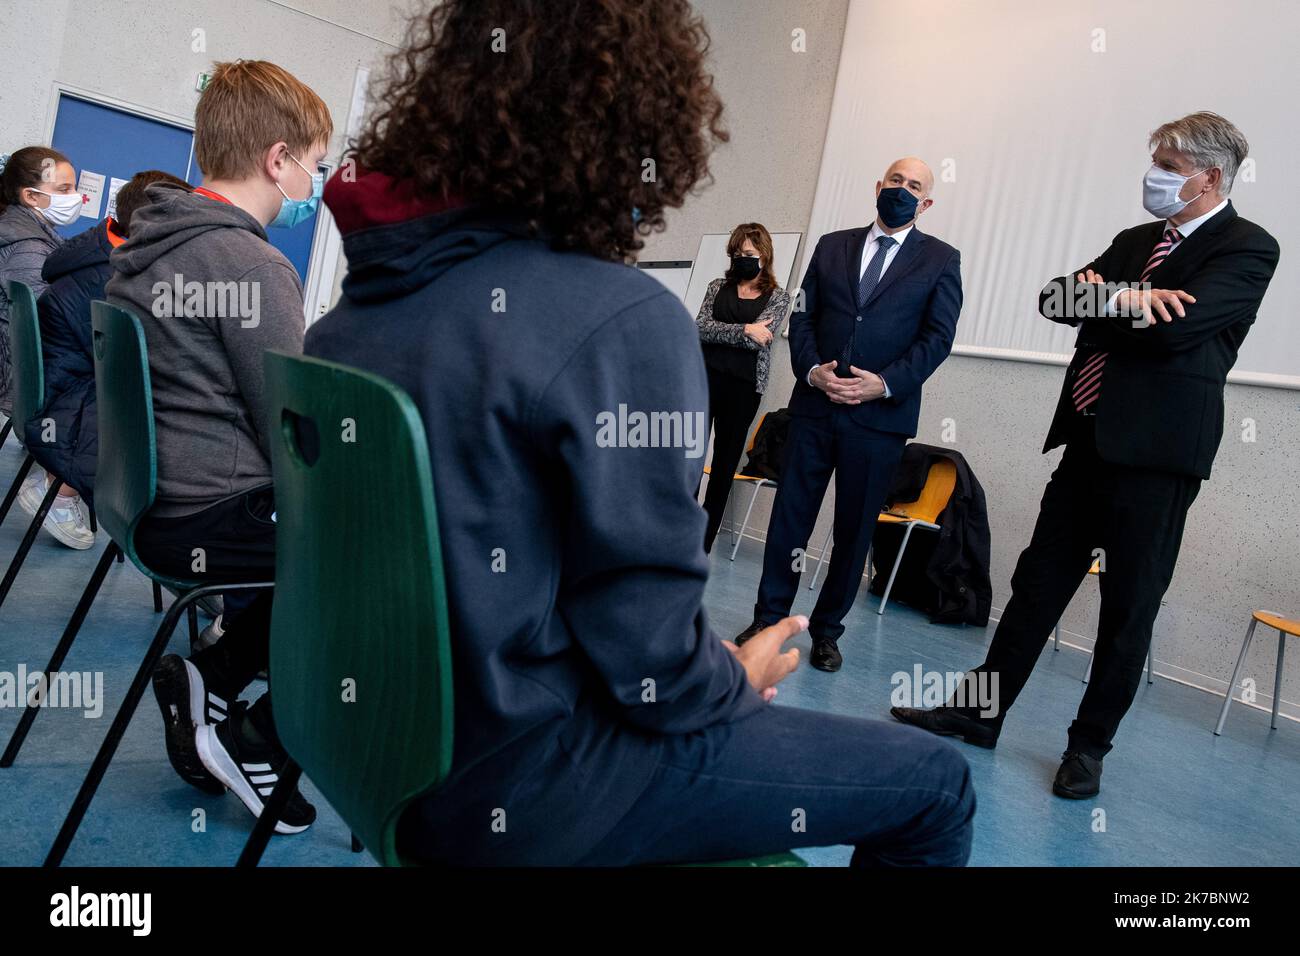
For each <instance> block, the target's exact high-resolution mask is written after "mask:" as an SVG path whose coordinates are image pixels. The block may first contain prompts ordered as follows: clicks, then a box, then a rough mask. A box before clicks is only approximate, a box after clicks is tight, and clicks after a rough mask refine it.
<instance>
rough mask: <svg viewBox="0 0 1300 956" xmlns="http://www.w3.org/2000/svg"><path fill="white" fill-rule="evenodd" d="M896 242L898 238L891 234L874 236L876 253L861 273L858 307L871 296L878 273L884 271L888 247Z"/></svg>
mask: <svg viewBox="0 0 1300 956" xmlns="http://www.w3.org/2000/svg"><path fill="white" fill-rule="evenodd" d="M897 244H898V240H897V239H895V238H894V237H893V236H877V237H876V254H875V255H874V256H872V257H871V261H870V262H868V263H867V268H866V271H864V272H863V273H862V281H861V282H859V283H858V308H859V309H861V308H862V307H863V306H864V305H866V304H867V299H869V298H871V293H872V292H874V291H875V290H876V285H877V283H879V282H880V273H882V272H884V271H885V260H886V259H887V258H889V249H890V247H891V246H895V245H897Z"/></svg>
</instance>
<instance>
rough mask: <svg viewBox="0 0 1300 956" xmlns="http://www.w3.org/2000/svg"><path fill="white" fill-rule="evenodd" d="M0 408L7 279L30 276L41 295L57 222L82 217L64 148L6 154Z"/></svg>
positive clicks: (0, 211) (2, 404)
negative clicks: (42, 276)
mask: <svg viewBox="0 0 1300 956" xmlns="http://www.w3.org/2000/svg"><path fill="white" fill-rule="evenodd" d="M0 166H3V171H0V412H2V413H3V414H4V415H5V417H6V418H7V417H8V416H9V412H10V410H11V408H12V398H11V397H10V377H11V372H10V361H9V294H8V291H7V290H6V287H5V283H6V282H8V281H10V280H17V281H19V282H25V283H26V284H27V285H29V286H31V289H32V294H33V295H34V296H36V297H37V298H40V296H41V293H42V292H44V291H45V285H46V284H45V280H44V279H42V278H41V267H42V266H43V265H44V264H45V260H46V258H47V257H48V256H49V254H50V253H51V252H53V251H54V250H55V249H57V248H58V247H59V244H60V243H61V242H62V241H63V240H62V239H61V238H60V237H59V235H58V233H56V232H55V231H54V228H55V226H66V225H70V224H71V223H74V222H76V221H77V218H78V217H79V216H80V215H81V206H82V203H83V202H84V199H83V198H82V196H81V194H80V193H78V192H77V173H76V170H74V169H73V168H72V164H71V163H70V162H68V160H67V158H66V157H65V156H64V155H63V154H62V153H60V152H58V150H54V149H49V148H47V147H45V146H26V147H24V148H22V149H20V150H18V151H17V152H15V153H14V154H13V155H12V156H9V157H8V158H0Z"/></svg>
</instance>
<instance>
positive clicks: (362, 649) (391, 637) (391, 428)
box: [239, 352, 805, 866]
mask: <svg viewBox="0 0 1300 956" xmlns="http://www.w3.org/2000/svg"><path fill="white" fill-rule="evenodd" d="M264 361H265V369H266V376H265V379H266V397H267V409H268V412H269V417H268V421H269V422H270V423H271V424H270V426H269V427H270V428H271V429H272V430H273V431H276V433H277V435H278V440H276V441H274V442H273V444H272V449H271V462H272V469H273V471H274V474H275V499H276V509H277V516H276V520H277V527H276V580H277V582H278V584H277V588H276V595H275V606H274V609H273V611H272V622H271V671H270V672H271V674H272V675H273V680H274V687H275V693H274V695H273V697H272V707H273V709H274V713H275V726H276V731H277V733H278V734H279V736H280V740H281V742H282V743H283V744H284V746H285V749H286V750H287V751H288V752H289V753H290V754H291V755H292V757H293V761H291V763H295V762H296V764H297V766H294V767H288V766H286V767H285V768H284V770H283V771H282V773H281V775H280V780H279V782H278V784H277V789H276V791H275V792H274V793H273V794H272V795H271V797H270V799H269V800H268V802H267V806H266V809H265V810H264V811H263V813H262V815H261V817H260V818H259V819H258V822H257V826H256V827H255V829H254V832H253V835H252V836H251V837H250V839H249V841H248V844H247V845H246V846H245V848H244V852H243V854H242V855H241V856H240V859H239V865H242V866H248V865H256V864H257V861H258V860H259V859H260V857H261V854H262V851H263V849H264V848H265V846H266V843H267V841H268V840H269V838H270V835H271V831H272V828H273V827H274V826H275V821H276V819H277V817H278V815H279V812H280V810H281V809H282V808H283V805H284V802H285V801H286V800H287V799H288V796H289V795H290V794H291V793H292V792H293V790H294V788H295V786H296V785H297V781H298V777H299V773H300V771H305V772H306V773H307V775H308V776H309V777H311V779H312V782H313V783H314V784H315V785H316V786H317V787H318V788H319V789H320V791H321V793H322V794H323V795H324V797H325V799H326V800H327V801H328V802H329V804H330V805H331V806H332V807H334V809H335V810H336V811H337V812H338V814H339V816H341V817H342V818H343V820H344V822H346V823H347V824H348V826H349V827H351V828H352V832H353V834H354V835H355V836H356V837H358V838H360V840H361V841H362V843H363V844H364V845H365V846H366V847H367V848H368V849H369V851H370V853H371V854H372V855H373V856H374V857H375V859H377V860H378V861H379V862H380V863H382V864H384V865H390V866H391V865H402V864H404V863H405V862H407V861H404V860H403V859H402V858H401V856H400V854H399V853H398V851H397V847H396V839H395V837H396V829H397V822H398V819H399V818H400V817H401V814H402V811H403V810H404V809H405V808H406V807H407V806H408V805H409V804H410V803H411V801H413V800H414V799H415V798H416V797H418V796H420V795H421V794H422V793H425V792H427V791H429V790H431V789H432V788H434V787H436V786H438V784H440V783H441V782H442V781H443V780H444V779H445V778H446V776H447V773H448V772H449V770H450V768H451V758H452V678H451V635H450V630H449V626H448V621H447V597H446V587H445V583H444V578H443V564H442V548H441V544H440V543H439V537H438V522H437V510H436V506H435V503H434V488H433V477H432V471H431V467H430V458H429V448H428V444H427V442H426V439H425V431H424V424H423V422H422V420H421V418H420V413H419V411H418V410H417V409H416V407H415V403H414V402H412V401H411V399H410V397H409V396H408V395H407V394H406V393H405V392H403V391H402V390H401V389H399V388H397V387H396V386H395V385H393V384H392V383H390V382H388V381H386V380H384V379H382V378H380V377H378V376H376V375H372V374H370V373H367V372H362V371H359V370H357V369H352V368H348V367H346V366H342V365H338V364H335V363H332V362H325V361H321V360H320V359H313V358H305V357H301V356H291V355H287V354H283V353H278V352H267V353H266V356H265V360H264ZM380 486H382V487H384V488H385V489H388V490H389V491H390V494H386V495H384V496H382V497H376V496H375V495H374V493H373V490H374V489H375V488H376V487H380ZM394 496H396V497H398V498H400V499H401V500H402V501H403V502H405V505H404V507H403V508H402V509H401V510H400V511H396V510H394V509H393V508H391V507H390V506H389V504H388V502H389V501H391V500H392V498H393V497H394ZM720 865H728V866H803V865H805V864H804V863H803V861H802V860H800V859H799V858H798V857H795V856H793V855H792V854H779V855H777V856H773V857H763V858H761V859H757V860H752V861H737V862H732V863H727V864H720Z"/></svg>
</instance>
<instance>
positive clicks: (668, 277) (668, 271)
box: [636, 262, 691, 301]
mask: <svg viewBox="0 0 1300 956" xmlns="http://www.w3.org/2000/svg"><path fill="white" fill-rule="evenodd" d="M636 267H637V268H638V269H641V270H642V271H644V272H645V273H646V275H650V276H653V277H654V278H656V279H658V280H659V281H660V282H661V283H662V284H663V285H664V287H665V288H667V289H668V291H669V292H671V293H672V294H673V295H675V296H677V298H678V299H681V300H682V301H685V300H686V289H687V286H689V285H690V281H691V264H690V263H689V262H638V263H637V264H636Z"/></svg>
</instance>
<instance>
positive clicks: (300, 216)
mask: <svg viewBox="0 0 1300 956" xmlns="http://www.w3.org/2000/svg"><path fill="white" fill-rule="evenodd" d="M289 158H290V159H292V160H293V161H294V162H295V163H298V160H297V158H295V157H294V155H293V154H292V153H290V154H289ZM298 168H299V169H301V170H302V171H303V172H304V173H306V174H307V175H309V176H310V177H311V195H310V196H308V197H307V198H306V199H290V198H289V194H288V193H286V192H285V191H284V189H283V188H282V187H281V186H280V184H279V183H276V184H275V188H276V189H279V190H280V195H281V196H283V197H284V199H282V200H280V211H279V212H278V213H276V214H275V218H274V219H272V220H271V222H270V226H271V228H273V229H292V228H293V227H294V226H296V225H298V224H300V223H303V222H306V221H307V220H308V219H310V218H311V217H312V216H314V215H315V214H316V207H317V206H318V205H319V204H320V197H321V195H322V194H323V193H324V192H325V177H324V176H323V175H322V174H321V173H313V172H312V171H311V170H309V169H308V168H307V167H306V166H304V165H303V164H302V163H298Z"/></svg>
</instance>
